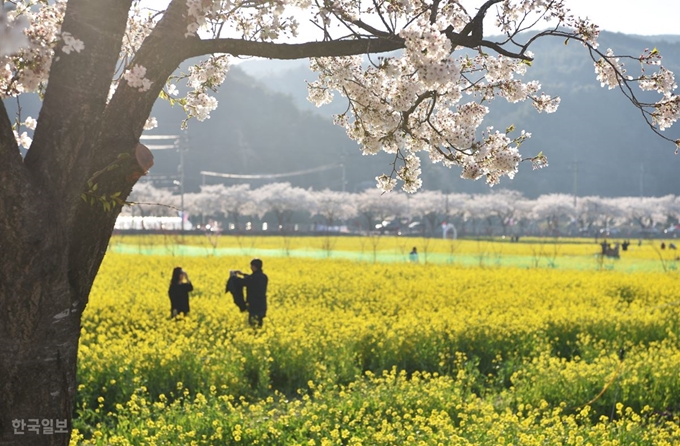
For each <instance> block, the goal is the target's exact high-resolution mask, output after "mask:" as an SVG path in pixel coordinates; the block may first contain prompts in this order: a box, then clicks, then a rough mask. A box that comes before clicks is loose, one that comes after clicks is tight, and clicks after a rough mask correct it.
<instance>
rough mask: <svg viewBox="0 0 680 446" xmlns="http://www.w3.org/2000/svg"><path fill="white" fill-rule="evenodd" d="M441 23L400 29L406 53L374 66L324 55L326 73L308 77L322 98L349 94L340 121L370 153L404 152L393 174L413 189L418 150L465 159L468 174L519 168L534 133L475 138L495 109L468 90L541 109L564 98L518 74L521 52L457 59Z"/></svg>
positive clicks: (449, 161)
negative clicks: (525, 142)
mask: <svg viewBox="0 0 680 446" xmlns="http://www.w3.org/2000/svg"><path fill="white" fill-rule="evenodd" d="M439 29H441V28H440V26H439V25H436V24H432V23H430V22H428V21H418V22H415V23H412V24H411V25H410V26H409V27H407V28H406V29H404V30H402V31H401V32H400V36H401V37H403V38H404V39H405V47H406V50H405V52H404V54H403V55H402V56H400V57H388V58H384V59H381V60H380V63H379V64H377V65H374V66H369V67H368V68H367V69H364V68H363V67H362V58H360V57H356V56H355V57H345V58H333V59H331V58H319V59H315V60H313V61H312V64H311V68H312V69H313V70H314V71H316V72H318V73H319V79H318V80H317V81H315V82H312V83H310V84H309V85H308V87H309V88H308V89H309V99H310V100H312V101H313V102H315V103H316V104H317V105H321V104H324V103H327V102H329V101H330V100H331V99H332V98H333V93H332V92H333V91H337V92H339V93H340V94H342V95H343V96H346V97H347V98H348V99H349V100H350V111H351V113H345V114H342V115H339V116H336V118H335V123H336V124H339V125H342V126H343V127H345V129H346V131H347V134H348V135H349V137H350V138H352V139H354V140H355V141H357V142H358V143H359V144H361V146H362V150H363V152H364V154H376V153H378V152H379V151H384V152H387V153H391V154H397V157H398V159H400V160H401V162H402V163H403V166H402V167H395V170H394V172H393V175H394V176H396V178H392V176H389V178H390V180H391V179H395V180H399V181H401V182H402V183H403V189H404V190H405V191H407V192H415V191H416V190H417V189H418V188H419V187H420V185H421V180H420V178H419V176H420V160H419V158H418V157H417V156H416V154H417V153H418V152H421V151H424V152H426V153H427V154H428V156H429V158H430V161H432V162H435V163H437V162H441V163H443V164H444V165H447V166H453V165H458V166H461V167H463V172H462V176H463V177H464V178H471V179H477V178H481V177H482V176H485V177H486V179H487V182H488V183H489V184H491V185H494V184H497V183H498V181H499V180H500V178H501V177H502V176H508V177H510V178H512V177H513V176H514V174H515V172H517V165H518V163H519V162H520V161H521V159H522V158H521V156H520V154H519V151H518V150H517V147H518V145H519V143H521V141H523V140H524V139H526V138H528V137H529V134H523V136H521V137H520V138H517V139H516V140H513V139H511V138H510V137H508V136H507V135H506V134H505V133H501V132H495V133H491V134H489V135H487V137H486V138H484V139H483V140H481V141H476V140H475V135H476V133H477V129H478V127H479V126H480V124H481V123H482V122H483V120H484V117H485V116H486V115H487V113H488V111H489V110H488V108H487V107H486V106H484V105H481V104H480V103H479V102H477V100H471V101H469V102H465V103H461V100H462V99H463V97H464V95H465V94H467V95H468V96H470V97H471V98H474V97H475V96H476V97H481V100H483V101H487V100H490V99H493V98H494V97H496V96H500V97H503V98H505V99H506V100H508V101H510V102H518V101H524V100H526V99H527V98H532V99H533V101H534V104H535V106H536V108H537V109H539V110H540V111H554V110H555V109H556V107H557V105H558V104H559V100H558V99H556V98H551V97H549V96H547V95H541V96H537V97H536V95H537V94H538V92H539V90H540V88H541V87H540V84H539V83H538V82H535V81H531V82H528V83H524V82H521V81H520V80H518V79H516V78H515V76H521V75H523V74H524V73H525V72H526V69H527V64H526V63H524V62H523V61H522V60H516V59H512V58H509V57H505V56H496V57H494V56H491V55H488V54H480V55H478V56H476V57H473V58H471V57H464V58H460V59H456V58H454V57H453V56H452V55H451V52H452V47H451V44H450V41H449V40H448V38H446V36H445V34H443V33H442V32H440V31H439ZM479 73H483V74H481V76H480V74H479ZM473 76H477V77H478V79H476V80H472V79H471V78H472V77H473ZM377 180H378V186H379V187H380V188H382V189H384V190H388V189H391V188H393V187H394V184H395V183H394V182H393V181H388V180H387V179H385V177H383V176H380V177H378V178H377Z"/></svg>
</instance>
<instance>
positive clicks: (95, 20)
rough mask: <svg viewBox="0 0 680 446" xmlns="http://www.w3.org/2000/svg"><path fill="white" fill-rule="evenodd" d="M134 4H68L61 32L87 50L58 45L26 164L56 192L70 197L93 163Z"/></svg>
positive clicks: (102, 0)
mask: <svg viewBox="0 0 680 446" xmlns="http://www.w3.org/2000/svg"><path fill="white" fill-rule="evenodd" d="M131 3H132V0H98V1H96V2H92V1H90V0H70V1H69V2H68V6H67V8H66V13H65V16H64V23H63V25H62V31H63V32H68V33H70V34H71V35H72V36H73V37H74V38H76V39H80V40H82V41H83V42H84V45H85V48H84V49H83V50H82V51H80V52H76V51H71V52H70V54H67V53H64V52H63V51H62V48H63V42H61V43H59V44H57V46H56V48H55V51H56V56H55V57H54V61H53V63H52V68H51V70H50V80H49V84H48V86H47V90H46V92H45V99H44V101H43V106H42V109H41V111H40V115H39V118H38V126H37V128H36V130H35V134H34V138H33V144H32V146H31V149H30V150H29V151H28V154H27V155H26V159H25V163H26V166H27V167H28V168H29V169H31V170H32V171H33V173H34V175H35V176H36V177H38V178H40V179H41V182H42V183H43V187H44V188H45V189H46V190H49V191H50V192H51V193H55V194H65V193H66V190H67V189H68V188H69V187H71V186H72V184H73V182H74V179H76V177H77V175H75V172H77V171H83V170H87V167H86V166H87V165H88V164H89V163H90V161H91V159H92V147H93V146H94V145H95V144H96V143H95V139H96V134H97V133H98V130H99V128H100V126H101V125H102V121H101V119H102V111H103V110H104V107H105V106H106V98H107V95H108V91H109V87H110V85H111V78H112V76H113V73H114V70H115V66H116V63H117V61H118V56H119V52H120V43H121V41H122V37H123V34H124V32H125V27H126V25H127V18H128V11H129V9H130V5H131ZM85 173H86V172H85ZM81 175H82V174H81ZM66 212H68V210H66Z"/></svg>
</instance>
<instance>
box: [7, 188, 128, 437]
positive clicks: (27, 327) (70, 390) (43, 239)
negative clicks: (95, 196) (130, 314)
mask: <svg viewBox="0 0 680 446" xmlns="http://www.w3.org/2000/svg"><path fill="white" fill-rule="evenodd" d="M27 189H29V190H28V191H25V192H24V193H23V194H20V195H18V196H17V197H16V199H15V200H4V201H3V202H2V203H1V204H0V211H1V212H2V215H1V216H0V220H1V223H2V227H4V228H8V227H11V228H13V230H12V232H11V233H9V232H3V234H0V247H1V248H0V249H1V251H2V256H3V257H4V258H3V259H2V261H0V358H1V360H0V395H2V398H0V445H15V444H29V445H31V444H36V445H37V444H40V445H43V444H49V445H52V444H62V445H63V444H68V440H69V436H70V430H71V426H70V424H71V415H72V413H73V403H74V399H75V392H76V382H75V380H76V359H77V350H78V339H79V335H80V318H81V315H82V311H83V309H84V307H85V304H86V302H87V295H88V293H89V291H90V285H91V283H92V281H91V280H90V281H89V284H86V285H85V286H83V283H82V282H81V283H80V284H78V283H76V280H77V279H75V276H76V274H75V273H76V271H73V270H72V268H73V267H74V266H75V265H73V264H72V263H71V262H69V257H70V256H69V253H70V251H71V246H69V245H70V243H69V242H68V239H69V237H68V236H67V233H68V231H67V230H66V229H67V228H65V227H64V225H63V224H61V222H60V219H59V217H58V216H57V214H58V213H57V212H54V210H55V209H57V208H58V204H57V203H54V202H52V203H50V202H51V201H52V200H50V199H49V198H48V196H49V194H45V193H40V194H32V193H30V192H31V191H30V189H31V188H30V187H28V188H27ZM109 218H114V219H115V216H111V217H109ZM83 235H84V234H83ZM102 258H103V252H98V251H96V250H95V252H93V253H92V255H91V256H89V258H87V259H83V260H84V261H85V262H86V263H82V264H81V265H79V266H80V267H83V266H88V267H89V268H87V269H88V270H90V271H96V269H97V268H98V266H99V264H100V262H101V260H102ZM90 271H88V272H87V273H88V274H87V275H88V276H89V275H90V274H91V273H90Z"/></svg>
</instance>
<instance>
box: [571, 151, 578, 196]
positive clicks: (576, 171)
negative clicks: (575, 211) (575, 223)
mask: <svg viewBox="0 0 680 446" xmlns="http://www.w3.org/2000/svg"><path fill="white" fill-rule="evenodd" d="M578 163H579V161H578V160H574V163H573V164H574V168H573V170H574V183H573V186H572V194H573V195H574V207H576V197H577V196H578Z"/></svg>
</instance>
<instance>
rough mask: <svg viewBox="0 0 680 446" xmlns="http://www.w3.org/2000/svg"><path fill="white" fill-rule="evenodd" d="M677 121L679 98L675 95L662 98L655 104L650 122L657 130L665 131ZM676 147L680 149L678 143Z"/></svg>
mask: <svg viewBox="0 0 680 446" xmlns="http://www.w3.org/2000/svg"><path fill="white" fill-rule="evenodd" d="M678 119H680V97H678V96H677V95H676V96H669V97H667V98H664V99H662V100H661V101H659V102H657V103H656V104H655V110H654V111H653V112H652V120H653V122H654V124H655V125H657V126H658V127H659V130H661V131H663V130H666V129H667V128H669V127H671V126H672V125H673V124H674V123H675V122H677V120H678ZM676 145H678V146H679V147H680V144H678V142H676Z"/></svg>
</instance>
